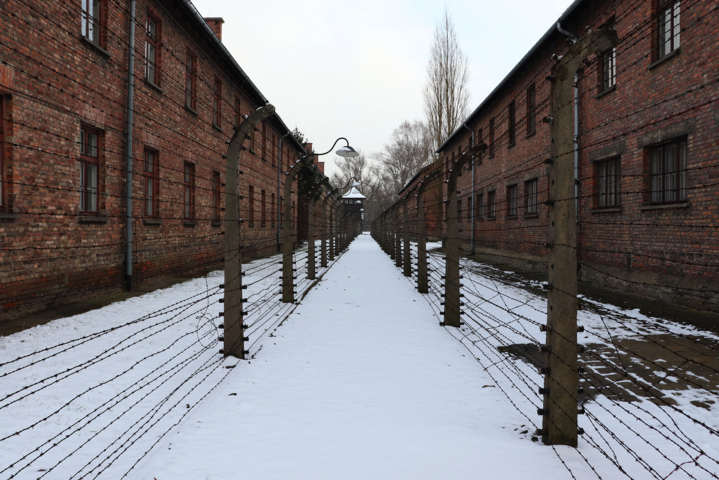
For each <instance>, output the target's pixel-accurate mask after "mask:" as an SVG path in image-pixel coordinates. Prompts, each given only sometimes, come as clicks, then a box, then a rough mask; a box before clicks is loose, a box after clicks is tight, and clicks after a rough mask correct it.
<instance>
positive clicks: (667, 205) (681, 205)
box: [639, 201, 691, 212]
mask: <svg viewBox="0 0 719 480" xmlns="http://www.w3.org/2000/svg"><path fill="white" fill-rule="evenodd" d="M690 206H691V203H689V201H684V202H676V203H663V204H658V205H641V206H640V207H639V210H640V211H642V212H646V211H649V210H673V209H675V208H676V209H683V208H689V207H690Z"/></svg>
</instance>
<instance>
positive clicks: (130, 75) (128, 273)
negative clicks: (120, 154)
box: [125, 0, 135, 291]
mask: <svg viewBox="0 0 719 480" xmlns="http://www.w3.org/2000/svg"><path fill="white" fill-rule="evenodd" d="M134 95H135V0H130V48H129V49H128V62H127V140H126V142H125V153H126V155H127V157H126V165H127V178H126V180H125V183H126V201H127V205H126V212H127V220H126V232H127V240H126V243H127V248H126V253H127V256H126V258H125V267H126V270H125V289H126V290H128V291H129V290H131V289H132V133H133V132H132V124H133V111H134Z"/></svg>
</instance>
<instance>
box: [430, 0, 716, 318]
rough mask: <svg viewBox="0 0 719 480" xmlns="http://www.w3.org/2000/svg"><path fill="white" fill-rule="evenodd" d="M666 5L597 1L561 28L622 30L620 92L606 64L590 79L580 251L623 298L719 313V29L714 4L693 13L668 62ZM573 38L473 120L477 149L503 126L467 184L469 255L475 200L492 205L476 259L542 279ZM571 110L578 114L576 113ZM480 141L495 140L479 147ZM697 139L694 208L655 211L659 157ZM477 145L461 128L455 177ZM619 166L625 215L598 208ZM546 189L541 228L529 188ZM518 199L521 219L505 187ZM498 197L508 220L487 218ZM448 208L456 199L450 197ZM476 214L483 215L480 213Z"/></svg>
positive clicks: (686, 15)
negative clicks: (598, 166) (602, 176)
mask: <svg viewBox="0 0 719 480" xmlns="http://www.w3.org/2000/svg"><path fill="white" fill-rule="evenodd" d="M655 7H656V6H655V4H654V2H639V3H636V2H635V3H628V2H607V1H599V2H586V3H585V4H583V5H580V6H579V7H578V8H577V9H576V10H575V11H574V12H573V14H572V15H571V16H570V17H569V18H568V19H566V21H565V22H564V23H563V27H564V28H565V29H568V30H569V31H572V32H574V33H575V34H577V35H583V34H584V33H585V32H586V31H587V28H590V29H598V28H600V27H602V26H604V25H606V24H607V23H609V22H612V21H613V22H614V23H615V29H616V31H617V34H618V36H619V40H620V43H619V45H618V46H617V77H616V78H617V84H616V86H615V87H614V88H612V89H609V91H607V92H603V93H601V94H600V90H603V89H601V88H600V87H599V82H600V75H599V74H600V72H599V57H598V56H596V55H592V56H590V57H589V58H588V59H587V61H586V62H585V63H586V65H585V67H583V68H582V69H581V71H580V72H578V80H579V82H578V89H579V90H578V91H579V106H578V108H579V120H580V125H579V171H578V179H579V181H578V192H579V201H578V207H579V210H578V218H579V224H578V234H579V238H578V242H579V259H580V262H581V263H582V270H581V277H582V278H583V279H585V280H588V281H592V282H595V283H598V284H602V285H608V286H611V287H614V288H620V289H622V290H631V291H635V292H638V293H642V294H646V295H650V296H655V297H660V298H665V299H668V300H670V301H678V302H681V303H685V304H690V305H693V306H698V307H700V308H710V309H716V308H719V301H718V300H717V299H716V297H717V296H716V294H715V292H716V291H717V289H718V287H717V285H719V283H717V282H719V241H718V238H719V237H717V235H716V228H717V225H718V221H719V215H717V213H718V209H719V202H717V200H718V199H719V186H718V185H717V182H716V181H715V179H716V178H717V176H719V154H717V151H718V149H717V145H718V144H719V138H718V136H719V134H718V132H719V128H717V126H718V125H719V123H718V122H717V107H716V105H717V100H718V99H719V84H718V83H717V79H716V75H715V74H714V72H716V71H718V70H719V64H718V62H719V60H718V58H719V56H718V55H717V54H718V53H719V51H718V50H719V48H718V47H717V43H716V42H715V41H714V37H716V35H715V34H716V31H717V30H718V29H719V18H718V17H717V16H716V15H715V14H714V13H715V6H714V5H713V4H712V2H691V3H686V2H682V13H681V25H682V30H681V48H680V51H678V52H677V53H675V54H673V55H668V56H667V57H666V58H665V59H664V60H663V61H657V54H656V53H655V52H656V43H657V42H656V40H655V39H656V35H657V33H656V28H657V20H656V18H657V17H656V11H655V10H654V9H655ZM567 46H568V43H567V38H566V37H563V36H561V35H559V34H558V33H557V32H556V31H555V32H554V33H552V34H550V36H549V37H548V38H546V39H545V41H544V42H543V43H542V45H540V46H539V48H538V49H537V50H536V51H535V52H534V54H533V55H532V57H531V58H529V59H527V60H526V61H525V62H524V63H523V64H522V66H521V68H519V69H517V70H516V71H515V72H514V74H513V75H512V76H511V77H509V78H507V79H506V81H505V82H504V83H503V85H502V86H501V88H500V89H499V90H498V91H497V92H495V93H493V94H492V95H491V96H490V100H489V101H485V102H484V104H483V105H482V107H481V110H479V111H477V112H475V113H474V114H472V115H471V116H470V118H469V121H468V122H467V126H468V127H470V128H471V129H473V130H474V132H475V136H476V141H477V143H478V142H479V141H480V140H484V141H485V142H488V141H489V140H488V137H489V124H490V120H491V119H494V149H493V150H494V152H493V155H490V154H489V152H487V153H485V154H484V155H482V158H481V162H480V163H479V164H477V165H476V168H475V187H474V191H472V187H471V185H472V176H471V173H470V171H469V170H467V171H466V172H464V173H463V175H462V177H461V179H460V182H459V186H458V189H459V194H458V199H460V200H461V208H462V212H461V219H462V220H461V223H460V230H461V231H460V239H461V241H462V247H463V248H464V249H466V250H469V249H470V248H471V245H470V243H469V240H470V233H471V227H470V221H469V219H468V218H467V211H466V209H467V206H468V203H469V196H470V195H472V201H471V203H472V204H474V205H475V206H476V199H477V194H483V197H484V201H485V215H484V216H482V217H478V218H477V219H476V222H475V223H476V226H475V243H474V249H475V251H477V252H479V253H481V254H486V255H490V256H491V257H492V258H493V259H495V260H500V261H509V262H510V263H515V264H518V265H524V266H534V267H535V268H537V267H538V268H544V267H542V266H541V262H542V260H543V259H544V256H545V255H546V249H545V247H544V242H546V239H547V218H548V216H547V215H548V213H547V206H546V205H544V204H543V202H544V201H545V200H547V192H548V178H547V171H546V165H544V163H543V160H544V159H545V158H547V157H548V156H549V145H550V138H549V124H548V123H543V122H542V119H543V118H544V117H546V116H549V115H550V113H551V112H550V88H551V85H550V82H549V81H548V80H547V78H546V77H547V76H548V75H550V74H551V73H552V66H553V64H554V61H553V60H551V55H552V54H555V53H556V54H560V55H561V54H563V53H565V52H566V50H567ZM531 84H534V85H535V87H536V104H537V111H536V133H534V134H532V135H527V133H526V118H527V109H526V99H527V96H526V91H527V87H528V86H529V85H531ZM512 101H514V102H515V105H516V110H515V111H516V115H515V119H516V127H515V128H516V139H515V142H514V144H513V145H512V144H510V142H509V141H508V140H509V139H508V105H509V103H510V102H512ZM567 108H572V105H568V106H567ZM479 129H481V130H482V133H483V138H482V139H480V138H479ZM678 138H686V140H687V152H688V154H687V158H688V164H687V202H678V203H676V204H673V205H666V206H664V205H662V206H658V205H652V204H651V202H650V199H649V192H650V185H649V178H650V176H649V171H650V170H649V168H650V167H649V151H648V148H650V147H652V146H653V145H656V144H659V143H660V142H663V141H669V140H672V139H678ZM470 139H471V133H470V131H469V130H467V129H465V128H460V129H459V130H458V131H457V133H456V134H455V136H454V138H453V139H452V141H451V142H450V143H448V144H447V145H446V146H445V148H444V151H443V155H444V158H445V160H446V162H445V169H446V168H448V165H449V163H450V161H451V159H452V158H453V157H455V158H456V156H457V155H458V151H460V152H461V151H465V150H466V149H467V147H468V146H469V144H470ZM612 157H619V158H620V162H621V181H620V192H621V193H620V199H621V200H620V206H618V207H617V208H610V209H599V208H597V174H596V172H595V162H596V161H598V160H602V159H606V158H612ZM532 178H537V179H538V187H539V188H538V190H539V207H538V213H537V215H526V209H525V204H524V195H525V182H526V181H527V180H530V179H532ZM513 184H516V185H517V188H518V193H519V195H518V215H517V216H516V217H514V218H512V217H508V216H507V213H506V212H507V186H508V185H513ZM491 191H495V192H496V193H495V196H496V217H495V218H488V216H487V214H486V202H487V194H488V192H491ZM445 195H446V192H445ZM476 213H478V212H476Z"/></svg>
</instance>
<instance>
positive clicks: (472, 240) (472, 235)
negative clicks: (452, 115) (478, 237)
mask: <svg viewBox="0 0 719 480" xmlns="http://www.w3.org/2000/svg"><path fill="white" fill-rule="evenodd" d="M462 126H463V127H464V128H466V129H467V130H469V131H470V132H472V147H471V148H474V130H472V129H471V128H469V127H468V126H467V124H466V123H463V124H462ZM474 163H475V162H474V154H472V192H471V193H470V196H471V197H470V199H471V204H472V211H471V212H470V214H471V215H472V231H471V232H470V234H469V243H470V245H471V250H470V253H471V254H472V255H474V211H475V210H476V208H477V206H476V205H475V204H474Z"/></svg>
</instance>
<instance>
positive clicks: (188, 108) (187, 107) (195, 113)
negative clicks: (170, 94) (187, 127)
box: [185, 105, 198, 116]
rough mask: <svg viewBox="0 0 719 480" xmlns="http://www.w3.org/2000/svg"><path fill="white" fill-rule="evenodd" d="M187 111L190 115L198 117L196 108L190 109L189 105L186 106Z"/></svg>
mask: <svg viewBox="0 0 719 480" xmlns="http://www.w3.org/2000/svg"><path fill="white" fill-rule="evenodd" d="M185 110H187V111H188V112H190V113H191V114H193V115H194V116H197V115H198V114H197V111H196V110H195V109H194V108H192V107H189V106H187V105H185Z"/></svg>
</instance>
